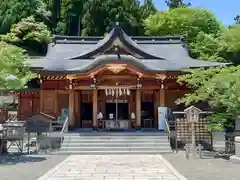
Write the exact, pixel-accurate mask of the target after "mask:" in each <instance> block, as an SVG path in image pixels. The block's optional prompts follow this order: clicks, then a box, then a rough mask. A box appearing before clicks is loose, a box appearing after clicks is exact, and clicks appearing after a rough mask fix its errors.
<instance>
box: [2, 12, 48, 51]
mask: <svg viewBox="0 0 240 180" xmlns="http://www.w3.org/2000/svg"><path fill="white" fill-rule="evenodd" d="M1 39H2V40H3V41H5V42H7V43H11V44H14V45H18V46H20V47H24V48H26V49H27V50H30V51H33V52H36V53H43V54H44V53H46V51H47V44H48V43H49V42H50V39H51V34H50V31H49V30H48V28H47V26H46V25H45V24H44V23H43V22H40V23H39V22H38V23H37V22H36V21H35V19H34V17H33V16H30V17H28V18H24V19H22V20H21V21H20V22H19V23H17V24H14V25H13V26H12V29H11V31H10V33H7V34H6V35H3V36H2V37H1Z"/></svg>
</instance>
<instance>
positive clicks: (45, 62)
mask: <svg viewBox="0 0 240 180" xmlns="http://www.w3.org/2000/svg"><path fill="white" fill-rule="evenodd" d="M220 65H222V64H221V63H218V62H209V61H203V60H196V59H192V58H191V57H190V56H189V54H188V49H187V48H186V46H185V44H184V43H183V42H182V40H181V37H175V36H174V37H150V36H144V37H129V36H128V35H127V34H126V33H125V32H124V31H123V30H122V29H121V28H120V27H119V26H116V27H114V28H113V29H112V30H111V32H109V34H107V35H106V36H105V37H67V36H55V37H54V38H53V41H52V43H50V44H49V46H48V52H47V55H46V56H45V57H44V58H42V59H37V60H31V67H32V68H33V70H34V71H35V72H36V73H38V74H39V78H37V79H35V80H32V83H34V82H35V81H36V82H39V87H37V86H36V87H35V88H34V89H29V90H26V91H24V92H21V93H20V94H19V108H18V111H19V113H18V116H19V119H20V120H25V119H27V117H29V116H31V115H32V114H33V113H34V112H36V111H40V112H43V113H46V114H49V115H51V116H54V117H59V116H61V113H62V109H64V108H65V109H68V118H69V126H71V127H75V128H94V127H97V126H99V121H98V113H99V112H101V113H102V115H103V117H102V120H109V119H116V120H119V121H124V122H127V121H128V120H130V119H132V121H131V123H128V125H127V127H128V128H137V127H145V126H146V124H145V122H146V121H145V120H146V119H152V123H151V124H152V125H151V127H152V128H158V107H159V106H164V107H169V108H171V109H173V110H177V109H179V108H181V107H180V106H177V105H176V104H175V101H176V100H177V99H178V98H179V97H182V96H183V95H184V94H185V93H188V92H190V90H189V89H188V88H187V87H185V86H180V85H179V84H178V83H177V82H176V80H177V77H178V76H179V75H181V74H183V70H184V69H189V68H198V67H213V66H220ZM30 83H31V82H30ZM100 126H102V125H100Z"/></svg>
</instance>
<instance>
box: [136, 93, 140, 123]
mask: <svg viewBox="0 0 240 180" xmlns="http://www.w3.org/2000/svg"><path fill="white" fill-rule="evenodd" d="M136 128H141V91H140V89H137V90H136Z"/></svg>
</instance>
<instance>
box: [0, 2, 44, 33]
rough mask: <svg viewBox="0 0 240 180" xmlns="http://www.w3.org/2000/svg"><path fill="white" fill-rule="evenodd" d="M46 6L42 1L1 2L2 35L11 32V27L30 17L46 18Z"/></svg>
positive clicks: (0, 23) (0, 26)
mask: <svg viewBox="0 0 240 180" xmlns="http://www.w3.org/2000/svg"><path fill="white" fill-rule="evenodd" d="M45 8H46V4H45V3H44V2H43V1H42V0H21V1H20V0H1V2H0V34H5V33H7V32H9V31H10V29H11V26H12V25H13V24H15V23H18V22H19V21H20V20H21V19H22V18H26V17H28V16H32V15H33V16H35V17H38V18H39V19H40V20H43V19H44V18H46V11H45Z"/></svg>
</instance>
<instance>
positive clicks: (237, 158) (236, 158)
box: [230, 155, 240, 164]
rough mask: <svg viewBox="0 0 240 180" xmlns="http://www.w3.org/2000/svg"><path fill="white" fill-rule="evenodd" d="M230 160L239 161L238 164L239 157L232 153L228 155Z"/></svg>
mask: <svg viewBox="0 0 240 180" xmlns="http://www.w3.org/2000/svg"><path fill="white" fill-rule="evenodd" d="M230 161H232V162H234V163H239V164H240V157H238V156H236V155H234V156H231V157H230Z"/></svg>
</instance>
